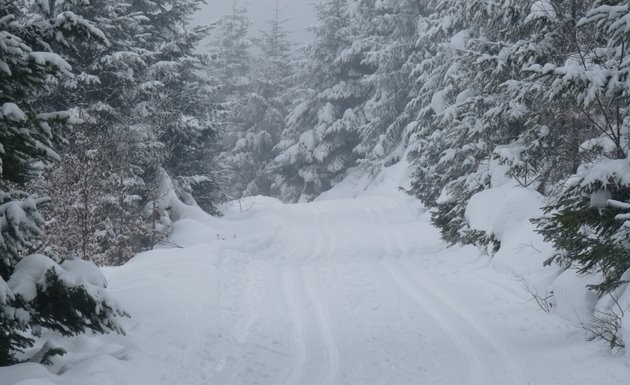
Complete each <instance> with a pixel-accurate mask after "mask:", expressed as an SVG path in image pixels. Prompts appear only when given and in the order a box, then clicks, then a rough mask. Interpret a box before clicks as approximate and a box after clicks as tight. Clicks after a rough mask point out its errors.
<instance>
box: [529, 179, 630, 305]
mask: <svg viewBox="0 0 630 385" xmlns="http://www.w3.org/2000/svg"><path fill="white" fill-rule="evenodd" d="M602 191H605V192H606V193H609V194H610V196H611V198H612V199H614V200H618V201H621V202H628V201H630V187H629V186H627V185H620V184H619V183H617V182H616V181H615V180H612V179H611V180H610V181H609V183H606V184H591V185H586V186H583V185H580V184H576V185H575V186H572V187H571V188H569V189H567V190H566V191H565V192H564V194H563V195H562V196H561V197H560V199H559V200H558V202H556V203H554V204H551V205H549V206H547V207H545V214H546V215H547V216H545V217H543V218H537V219H535V220H533V222H534V223H535V224H536V225H537V227H538V230H537V231H538V232H539V233H540V234H542V235H543V237H544V238H545V240H546V241H547V242H551V243H552V244H553V245H554V247H555V248H556V249H557V250H559V251H558V252H557V253H556V254H555V255H553V256H552V257H551V258H549V259H548V260H547V262H546V263H547V264H550V263H554V262H555V263H559V264H560V265H562V266H565V267H575V268H577V269H578V272H580V273H582V274H590V273H601V274H602V276H603V281H602V282H601V283H599V284H596V285H592V286H591V288H592V289H594V290H596V291H597V292H598V293H600V294H603V293H608V292H611V291H612V290H614V289H615V288H616V287H618V286H619V285H621V284H622V283H624V282H622V281H621V280H620V278H621V276H622V275H623V273H624V272H625V271H626V270H628V269H630V247H629V246H628V245H629V244H628V241H629V240H630V238H629V237H628V236H629V235H630V233H629V232H628V225H627V223H626V222H624V221H623V220H619V219H618V218H617V216H618V215H619V214H622V213H623V212H622V211H621V210H620V209H618V208H615V207H611V206H610V205H606V206H598V205H593V203H592V198H591V197H592V196H593V194H598V193H600V194H601V193H602Z"/></svg>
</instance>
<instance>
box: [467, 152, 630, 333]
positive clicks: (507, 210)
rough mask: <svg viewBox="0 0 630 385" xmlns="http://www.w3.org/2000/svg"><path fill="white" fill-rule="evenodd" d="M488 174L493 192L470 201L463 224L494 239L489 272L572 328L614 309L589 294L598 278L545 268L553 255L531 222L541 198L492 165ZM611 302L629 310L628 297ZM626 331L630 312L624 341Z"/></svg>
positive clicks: (627, 321) (628, 321)
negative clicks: (516, 284) (516, 283)
mask: <svg viewBox="0 0 630 385" xmlns="http://www.w3.org/2000/svg"><path fill="white" fill-rule="evenodd" d="M490 171H491V185H492V188H490V189H488V190H485V191H482V192H479V193H477V194H475V195H474V196H473V197H472V198H471V199H470V201H469V203H468V205H467V208H466V219H467V220H468V223H469V225H470V226H471V228H473V229H476V230H482V231H485V232H487V233H489V234H493V235H494V236H495V238H496V239H497V240H498V241H499V242H501V247H500V249H499V250H498V252H497V253H496V254H495V255H494V256H493V258H492V266H493V267H494V268H496V269H499V270H503V271H506V272H509V273H510V274H513V275H514V276H515V277H517V279H519V280H522V282H523V285H524V288H525V290H527V291H528V292H529V295H530V296H532V297H533V296H537V297H538V298H539V300H541V299H544V301H545V302H546V303H547V305H548V306H550V309H551V312H552V313H553V314H555V315H558V316H560V317H562V318H564V319H566V320H568V321H569V322H571V323H572V324H573V325H575V326H576V327H581V325H583V324H586V323H588V322H590V321H591V319H592V318H593V314H594V312H595V311H600V312H607V311H610V310H611V309H612V308H613V307H614V306H613V305H614V304H611V303H610V298H608V297H606V296H604V297H603V298H599V296H598V295H597V294H596V293H594V292H593V291H591V290H588V289H587V286H588V285H592V284H596V283H598V282H601V279H600V277H598V276H597V275H583V274H578V273H577V271H576V270H575V269H567V270H565V269H563V268H561V267H560V266H557V265H551V266H543V265H544V262H545V261H546V260H547V259H549V258H550V257H551V256H553V255H554V253H555V250H554V248H553V246H552V245H551V244H549V243H547V242H545V241H544V240H543V237H542V236H541V235H540V234H538V233H536V232H535V226H534V225H533V224H532V223H531V222H530V220H531V219H533V218H537V217H540V216H542V215H543V212H542V210H541V207H542V206H544V201H543V196H542V195H541V194H539V193H538V192H536V191H534V190H532V189H528V188H524V187H521V186H520V185H519V184H518V183H516V182H515V181H513V180H510V179H509V178H506V177H505V173H504V169H503V168H502V167H501V166H499V165H497V164H496V163H495V162H491V163H490ZM627 274H628V275H630V272H628V273H627ZM629 278H630V277H629ZM623 289H625V288H623ZM615 297H617V298H619V300H620V304H622V306H624V307H625V306H626V304H627V305H628V306H630V291H628V290H619V291H618V292H617V293H616V294H615ZM629 326H630V311H628V312H626V315H625V318H624V320H623V330H624V331H625V334H624V335H626V336H630V330H628V328H629Z"/></svg>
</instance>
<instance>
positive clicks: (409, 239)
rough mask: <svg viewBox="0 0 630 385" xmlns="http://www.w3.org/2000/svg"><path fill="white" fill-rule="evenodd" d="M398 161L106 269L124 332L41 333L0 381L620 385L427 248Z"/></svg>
mask: <svg viewBox="0 0 630 385" xmlns="http://www.w3.org/2000/svg"><path fill="white" fill-rule="evenodd" d="M405 180H406V175H405V171H404V168H403V167H400V168H395V169H392V170H390V172H388V173H385V174H383V175H381V176H380V177H379V179H378V180H377V181H376V182H375V181H374V180H372V181H369V180H368V179H367V178H365V177H364V178H361V177H356V178H353V177H351V178H348V179H347V180H346V182H344V183H343V184H342V185H340V186H338V187H337V188H336V189H334V190H333V191H331V192H329V193H328V194H326V195H325V196H323V197H321V199H319V200H317V201H316V202H313V203H309V204H295V205H283V204H281V203H279V202H278V201H276V200H274V199H271V198H263V197H257V198H251V199H250V200H249V201H246V202H241V203H244V204H243V205H242V207H241V208H242V209H244V211H242V212H241V209H240V208H239V207H238V206H237V205H232V206H230V207H228V208H226V216H225V217H224V218H220V219H217V218H211V217H207V216H203V215H194V217H195V218H196V219H184V220H181V221H179V222H178V223H176V227H175V231H174V233H173V235H172V239H171V241H172V242H173V243H174V244H177V245H179V246H181V248H177V247H174V248H168V249H167V248H164V249H157V250H154V251H151V252H147V253H144V254H142V255H139V256H137V257H136V258H135V259H133V260H132V261H131V262H129V263H128V264H126V265H125V266H122V267H118V268H108V269H106V270H105V273H106V276H107V278H108V280H109V290H110V292H111V293H112V295H113V296H114V297H115V298H117V300H118V301H119V302H120V303H121V304H122V306H123V307H124V308H125V309H127V310H128V311H129V312H130V313H131V314H132V318H131V319H128V320H125V325H126V329H127V332H128V334H127V335H126V336H117V335H110V336H81V337H76V338H72V339H62V338H59V337H58V336H48V337H49V338H50V339H53V340H55V341H57V342H58V343H59V344H61V345H63V346H65V347H66V349H67V350H68V351H69V354H68V355H67V356H65V357H63V358H60V359H57V360H56V361H55V365H53V366H52V367H50V368H48V370H47V369H46V368H44V367H42V366H40V365H36V364H22V365H16V366H13V367H8V368H0V384H1V385H13V384H20V385H44V384H46V385H50V384H58V385H91V384H93V385H109V384H111V385H114V384H116V385H122V384H125V385H126V384H134V385H145V384H146V385H159V384H164V385H173V384H185V385H197V384H199V385H201V384H204V385H212V384H220V385H253V384H261V385H262V384H264V385H271V384H273V385H333V384H337V385H342V384H348V385H411V384H444V385H448V384H453V385H455V384H457V385H462V384H465V385H527V384H532V385H545V384H549V385H551V384H553V385H565V384H566V385H586V384H588V385H591V384H592V385H599V384H608V385H617V384H619V385H621V384H627V383H628V378H629V377H630V368H629V366H628V365H627V363H626V362H625V358H624V357H622V356H620V357H613V356H611V355H610V353H608V351H607V349H606V347H605V346H603V345H600V344H598V343H586V342H584V341H583V333H582V331H581V330H580V329H578V328H576V327H575V325H574V324H571V323H570V322H568V321H565V320H563V319H561V318H559V317H555V316H550V315H548V314H545V313H543V312H542V311H540V310H539V309H538V307H537V305H536V304H535V303H533V302H532V301H531V299H530V297H529V295H528V294H527V292H526V291H525V290H524V283H523V282H522V281H520V280H519V279H516V278H515V276H514V275H513V274H510V273H506V272H505V269H503V268H501V269H499V268H498V267H496V265H494V264H492V263H490V261H489V260H488V259H487V257H482V256H480V253H479V252H478V250H476V249H474V248H472V247H468V248H450V249H447V248H446V245H445V244H444V243H443V242H441V241H440V240H439V235H438V233H437V231H436V230H435V229H434V228H433V227H431V226H430V224H429V219H428V215H427V214H426V213H424V212H423V210H422V208H421V207H420V206H419V205H418V203H417V202H416V201H413V200H411V199H409V198H408V197H407V196H405V195H404V194H402V193H401V192H399V191H397V189H396V187H397V186H398V185H399V184H402V183H403V182H404V181H405Z"/></svg>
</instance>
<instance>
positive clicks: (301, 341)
mask: <svg viewBox="0 0 630 385" xmlns="http://www.w3.org/2000/svg"><path fill="white" fill-rule="evenodd" d="M296 286H297V285H296V282H295V272H294V271H293V268H291V267H289V266H286V267H284V268H283V269H282V289H283V290H282V291H283V293H284V298H285V301H286V303H287V308H288V309H289V314H290V315H291V324H292V325H293V329H294V333H295V345H296V353H295V354H296V357H295V364H294V365H293V368H292V369H291V373H290V374H289V377H288V378H287V379H286V381H284V383H285V384H286V385H299V384H301V383H302V380H303V377H304V372H305V367H306V359H307V353H308V348H307V346H306V337H305V332H306V331H305V327H306V326H305V323H304V321H303V320H302V316H303V314H302V311H301V310H300V305H299V299H298V297H297V295H296V292H297V290H296V289H295V288H296Z"/></svg>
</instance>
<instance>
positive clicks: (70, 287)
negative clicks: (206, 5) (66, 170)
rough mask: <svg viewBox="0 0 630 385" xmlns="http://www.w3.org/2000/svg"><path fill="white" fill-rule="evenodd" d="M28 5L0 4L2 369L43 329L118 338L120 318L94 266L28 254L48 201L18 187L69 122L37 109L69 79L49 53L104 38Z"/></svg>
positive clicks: (73, 18)
mask: <svg viewBox="0 0 630 385" xmlns="http://www.w3.org/2000/svg"><path fill="white" fill-rule="evenodd" d="M42 4H43V3H42ZM27 5H28V4H27V3H24V2H22V1H17V2H16V1H14V0H11V1H7V0H0V80H1V81H0V111H1V113H0V155H1V159H2V168H1V169H0V219H1V220H0V365H8V364H12V363H15V362H17V361H18V357H17V354H18V353H20V352H22V351H23V350H24V349H25V348H27V347H30V346H32V344H33V339H32V338H31V337H30V335H37V334H38V333H40V332H41V330H42V328H46V329H51V330H56V331H58V332H60V333H62V334H64V335H73V334H78V333H82V332H85V331H87V330H92V331H94V332H100V333H103V332H107V331H119V332H121V331H122V330H121V329H120V327H119V326H118V324H117V322H116V319H115V317H116V315H123V314H124V312H122V311H121V310H120V309H118V308H117V306H116V305H115V304H113V303H112V302H111V301H110V299H109V298H108V296H107V295H106V293H105V292H104V288H105V280H104V278H103V276H102V275H101V273H100V272H99V271H98V269H97V268H96V267H95V266H94V265H93V264H90V263H87V262H83V261H79V260H66V261H64V262H62V263H57V262H56V261H54V260H53V259H51V258H49V257H46V256H43V255H39V254H33V252H34V251H35V250H37V248H38V243H39V241H40V240H41V238H42V235H43V231H42V227H43V225H44V220H43V218H42V216H41V215H40V213H39V212H38V206H41V205H44V204H46V203H47V202H48V199H47V198H38V197H37V196H35V195H31V194H29V193H27V192H24V191H21V190H20V187H21V186H23V184H24V182H26V181H27V180H28V179H30V178H32V177H33V176H35V174H36V172H37V171H38V167H36V165H38V164H39V165H41V164H45V163H46V162H49V161H51V160H55V159H58V155H57V154H56V153H55V152H54V151H53V150H52V144H53V142H54V141H55V139H56V137H57V129H59V128H61V127H64V126H67V125H69V124H71V123H73V120H72V117H71V114H69V113H68V112H66V111H59V112H55V111H54V110H45V109H41V106H38V105H37V104H36V101H37V100H38V99H39V98H41V97H42V96H44V95H50V92H51V91H52V90H53V89H54V87H53V85H54V84H55V83H56V82H63V81H67V80H69V79H70V78H71V77H72V74H71V72H70V71H71V67H70V65H69V64H68V63H67V62H66V61H64V60H63V59H62V58H61V57H60V56H59V55H57V54H56V53H55V52H53V51H52V50H51V47H53V46H54V45H55V44H66V45H71V44H72V42H73V41H74V39H77V40H78V39H82V38H86V37H87V38H89V37H90V36H92V37H96V38H99V39H102V38H103V35H102V33H101V31H100V30H98V29H97V28H96V27H94V25H92V24H91V23H89V22H87V21H86V20H84V19H82V18H81V17H79V16H77V15H76V14H75V13H73V12H69V11H64V12H62V13H59V14H58V15H57V16H56V17H55V18H52V19H51V18H47V17H45V15H42V14H40V13H37V11H36V10H31V9H28V8H27V7H26V6H27ZM31 12H35V13H31ZM38 107H39V108H38ZM48 353H49V354H48V355H51V354H53V355H54V354H61V353H63V352H62V351H61V350H55V351H54V352H48Z"/></svg>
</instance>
